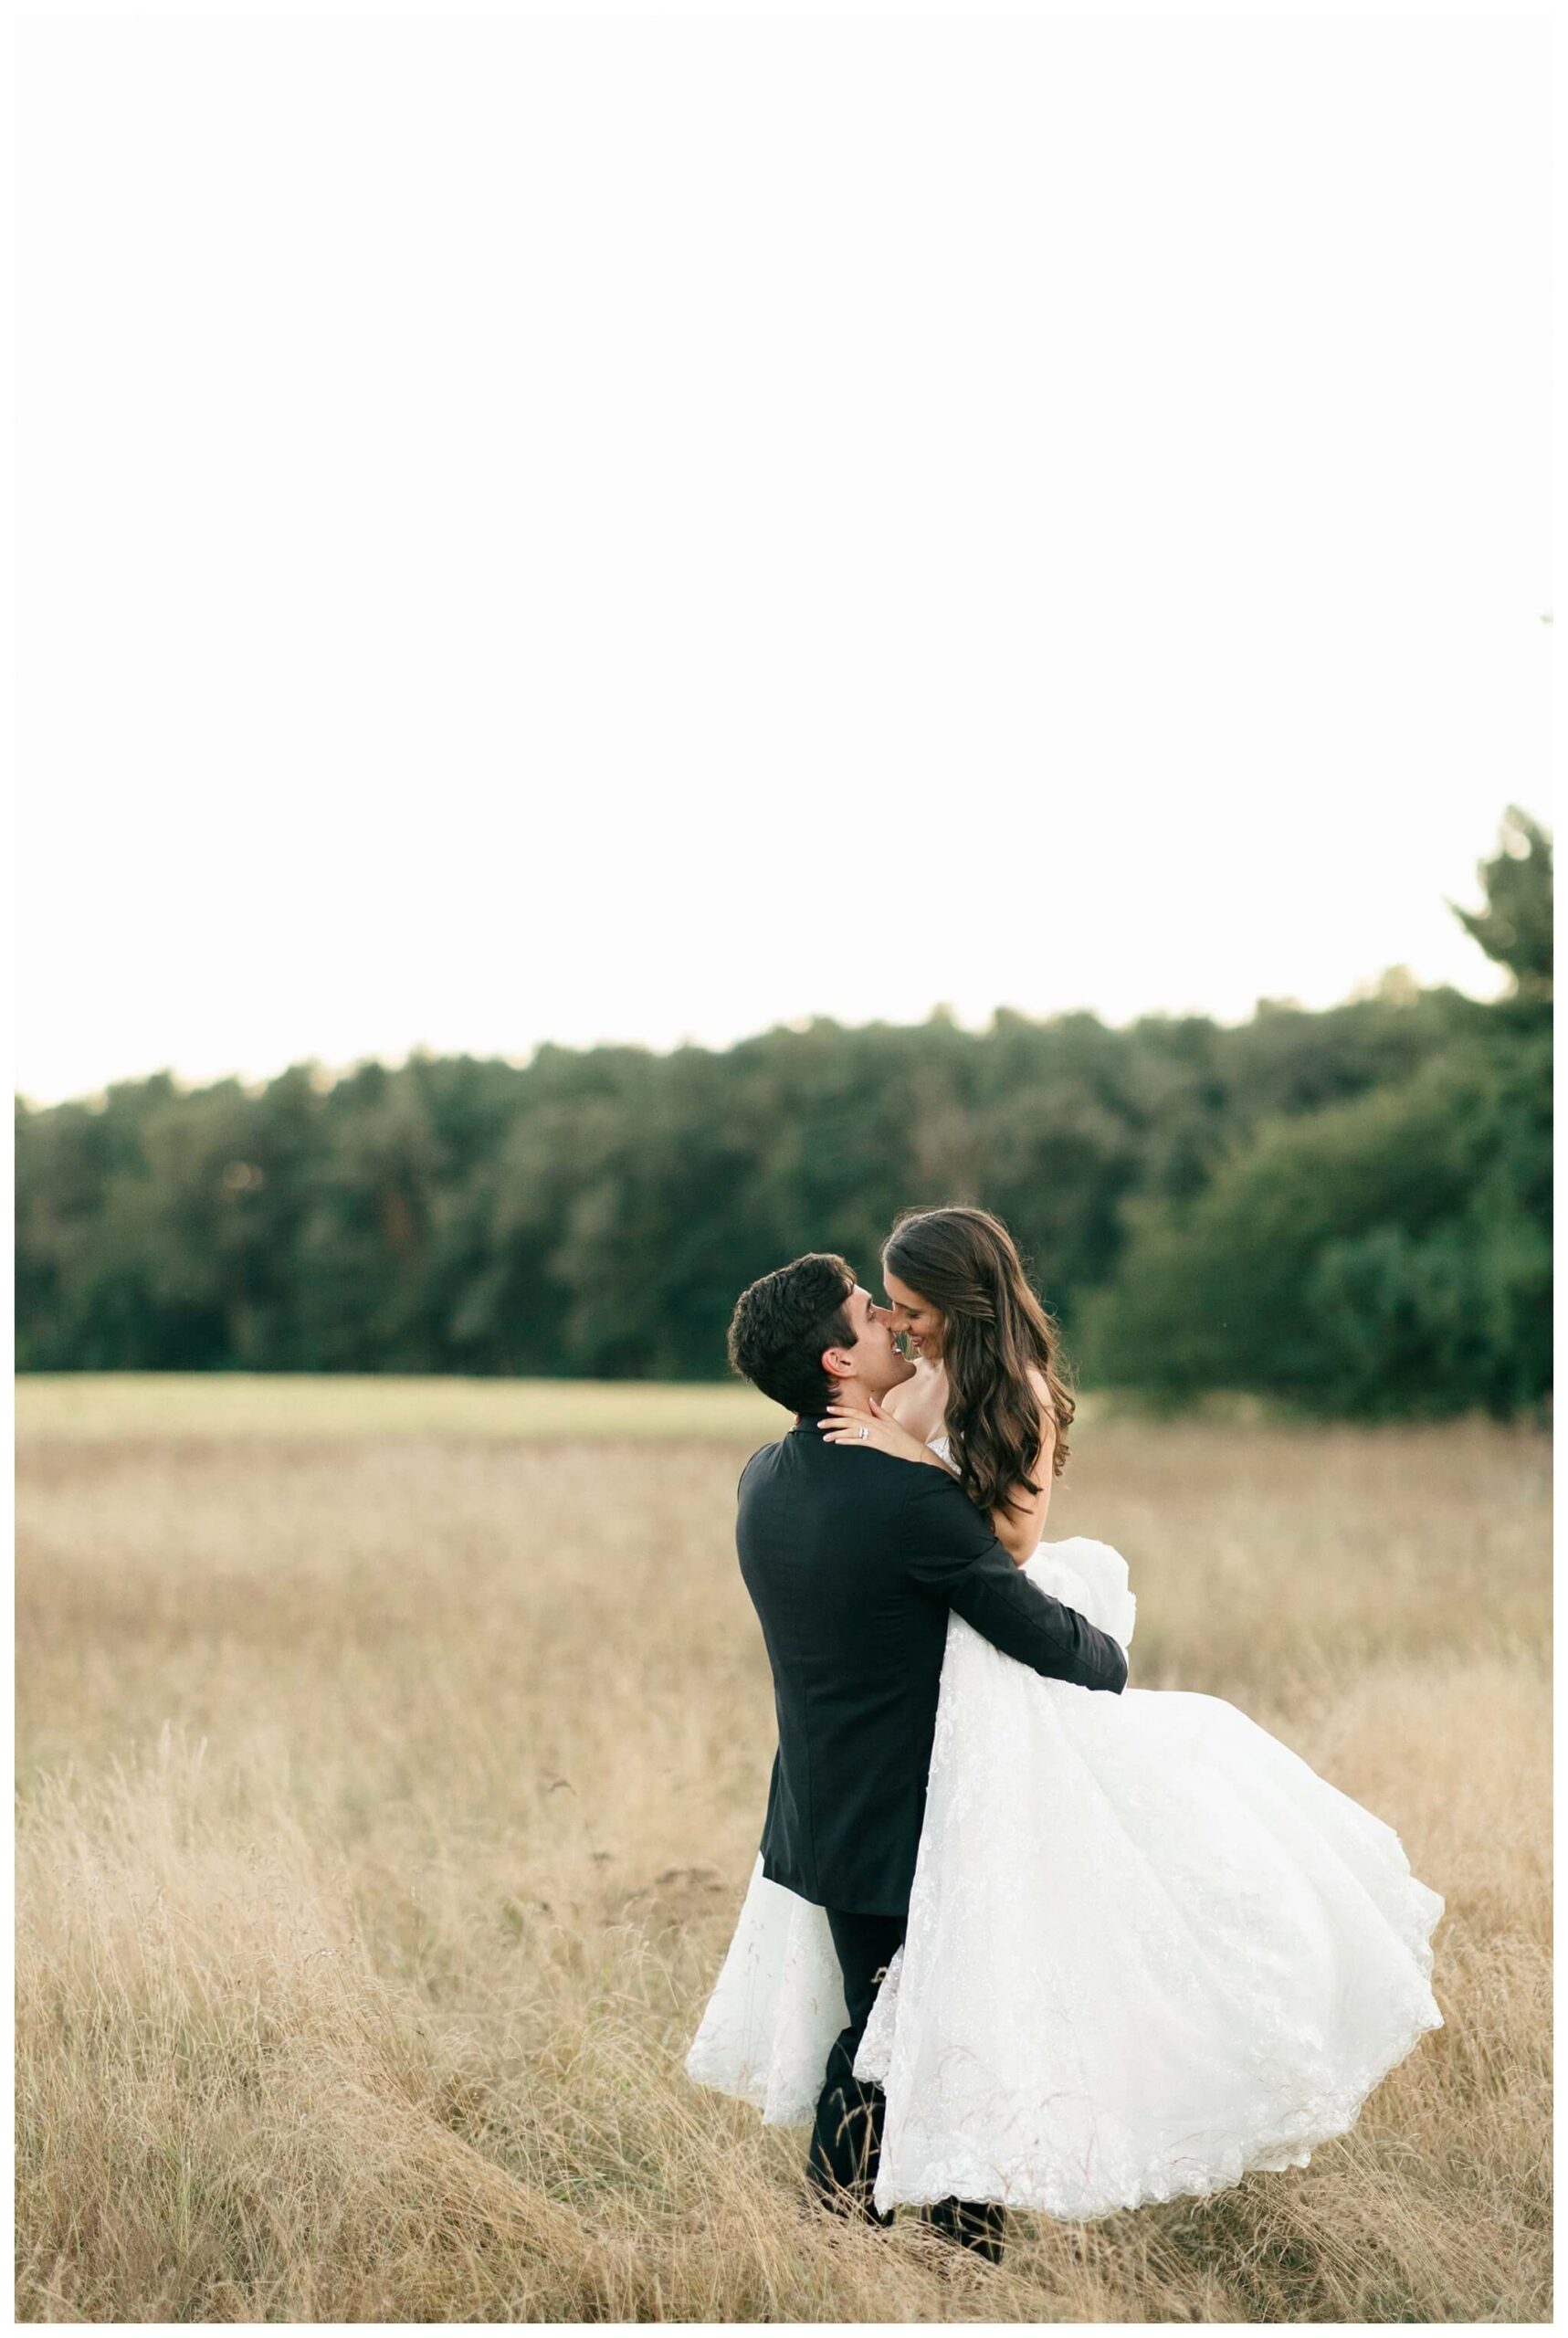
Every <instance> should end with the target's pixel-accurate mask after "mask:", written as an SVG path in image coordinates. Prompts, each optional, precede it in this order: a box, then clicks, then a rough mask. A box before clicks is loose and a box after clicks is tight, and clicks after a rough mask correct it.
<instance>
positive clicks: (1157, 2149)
mask: <svg viewBox="0 0 1568 2338" xmlns="http://www.w3.org/2000/svg"><path fill="white" fill-rule="evenodd" d="M882 1265H883V1277H884V1282H885V1286H886V1290H887V1294H888V1298H889V1302H890V1307H891V1311H892V1317H893V1322H894V1325H895V1328H896V1329H898V1330H899V1331H900V1332H903V1333H904V1334H905V1335H906V1336H907V1340H908V1343H909V1346H910V1350H911V1352H912V1353H913V1356H914V1358H915V1362H916V1369H915V1372H914V1374H913V1376H912V1377H911V1378H910V1380H908V1381H907V1382H905V1383H903V1384H902V1385H900V1386H899V1387H897V1388H896V1389H894V1390H892V1391H890V1392H889V1396H888V1398H887V1401H886V1402H885V1404H879V1402H878V1400H877V1399H876V1398H875V1397H874V1396H873V1397H868V1398H867V1399H866V1401H865V1403H864V1404H863V1405H856V1404H855V1403H853V1402H839V1403H836V1404H834V1405H833V1406H830V1407H829V1408H828V1412H827V1415H826V1424H825V1426H826V1437H827V1438H828V1440H829V1441H832V1442H846V1443H851V1444H858V1445H865V1446H868V1447H872V1448H876V1449H878V1450H879V1451H881V1452H883V1453H885V1454H891V1455H893V1456H894V1457H896V1458H897V1459H901V1460H904V1461H906V1462H907V1463H908V1464H909V1465H910V1467H911V1468H928V1469H946V1470H947V1471H949V1472H950V1474H951V1475H952V1476H953V1477H954V1478H956V1480H958V1483H959V1485H960V1486H961V1487H962V1489H963V1491H964V1492H965V1493H966V1494H967V1495H968V1496H969V1498H970V1500H971V1501H973V1502H974V1503H975V1504H976V1505H977V1507H978V1508H979V1509H980V1510H981V1511H984V1512H988V1513H989V1514H990V1518H991V1522H992V1525H993V1528H994V1532H995V1533H996V1536H997V1538H998V1540H999V1541H1001V1542H1002V1543H1004V1545H1005V1548H1006V1550H1007V1551H1008V1553H1010V1555H1011V1556H1012V1558H1013V1560H1014V1561H1015V1563H1016V1564H1017V1565H1018V1566H1020V1567H1022V1568H1023V1569H1024V1571H1025V1572H1026V1574H1027V1575H1028V1577H1029V1579H1030V1580H1031V1581H1033V1582H1034V1583H1036V1584H1037V1585H1039V1587H1040V1588H1041V1589H1042V1590H1043V1591H1046V1592H1048V1593H1049V1594H1051V1595H1052V1596H1054V1597H1055V1598H1056V1599H1058V1600H1060V1601H1061V1602H1063V1603H1064V1604H1066V1605H1068V1606H1074V1607H1076V1608H1078V1609H1079V1612H1080V1613H1081V1614H1083V1615H1084V1616H1085V1617H1088V1618H1089V1621H1090V1622H1091V1623H1093V1624H1095V1625H1097V1626H1098V1627H1100V1629H1102V1630H1104V1631H1108V1632H1110V1634H1111V1635H1113V1636H1114V1638H1117V1639H1118V1640H1119V1641H1121V1644H1122V1646H1123V1647H1125V1646H1126V1645H1127V1644H1128V1643H1129V1642H1130V1641H1131V1638H1132V1627H1133V1617H1134V1611H1135V1606H1136V1603H1135V1600H1134V1598H1133V1595H1132V1593H1131V1590H1130V1588H1129V1586H1128V1579H1127V1564H1126V1561H1125V1560H1124V1559H1123V1558H1122V1557H1121V1555H1120V1554H1119V1553H1117V1552H1115V1551H1113V1550H1112V1549H1110V1546H1109V1545H1108V1544H1106V1543H1099V1542H1094V1541H1090V1540H1088V1539H1086V1538H1084V1537H1082V1536H1074V1537H1072V1538H1071V1539H1069V1540H1068V1541H1064V1542H1060V1543H1043V1542H1042V1541H1041V1540H1040V1537H1041V1533H1042V1532H1043V1530H1044V1527H1045V1524H1046V1521H1047V1514H1048V1511H1049V1505H1050V1494H1051V1487H1052V1484H1053V1481H1054V1480H1055V1478H1057V1477H1058V1476H1059V1475H1060V1474H1061V1471H1062V1469H1063V1466H1064V1463H1065V1461H1066V1459H1067V1452H1068V1428H1069V1427H1070V1424H1071V1420H1072V1414H1073V1405H1072V1398H1071V1395H1070V1394H1069V1393H1068V1388H1067V1386H1066V1385H1065V1383H1064V1381H1063V1379H1062V1378H1061V1376H1060V1374H1058V1369H1057V1364H1056V1361H1055V1358H1054V1354H1053V1340H1052V1330H1051V1325H1050V1322H1049V1320H1048V1318H1047V1316H1046V1314H1045V1311H1044V1310H1043V1309H1042V1307H1041V1305H1040V1303H1039V1301H1038V1300H1037V1298H1036V1296H1035V1294H1034V1292H1033V1291H1032V1290H1031V1289H1030V1288H1029V1285H1028V1283H1027V1281H1026V1279H1025V1275H1024V1271H1023V1268H1022V1265H1021V1263H1020V1261H1019V1259H1018V1255H1017V1252H1016V1249H1015V1248H1014V1245H1013V1242H1012V1240H1011V1237H1009V1236H1008V1234H1007V1232H1006V1229H1005V1227H1003V1226H1002V1225H1001V1224H1000V1223H999V1222H998V1221H997V1220H996V1219H995V1218H994V1217H992V1216H989V1215H988V1213H987V1212H985V1211H984V1210H979V1209H969V1208H949V1209H937V1210H926V1211H921V1212H911V1213H909V1214H907V1215H906V1216H903V1217H902V1218H901V1219H900V1221H899V1223H898V1224H897V1225H896V1227H894V1230H893V1232H892V1235H891V1236H890V1237H889V1241H888V1243H887V1245H886V1247H885V1248H884V1250H883V1254H882ZM999 1782H1000V1784H1001V1786H1002V1788H1003V1790H1002V1791H998V1784H999ZM1443 1904H1444V1903H1443V1901H1442V1899H1441V1898H1440V1897H1439V1896H1438V1894H1437V1893H1436V1892H1435V1891H1432V1890H1428V1889H1427V1887H1426V1885H1425V1884H1423V1883H1421V1882H1419V1881H1418V1880H1416V1879H1415V1877H1414V1876H1413V1875H1412V1874H1411V1872H1410V1869H1409V1864H1408V1862H1407V1860H1406V1859H1405V1852H1404V1849H1403V1848H1402V1846H1401V1844H1400V1841H1399V1838H1398V1836H1397V1835H1396V1834H1395V1833H1394V1830H1393V1829H1392V1828H1391V1827H1388V1826H1386V1825H1384V1822H1383V1820H1382V1819H1380V1818H1377V1817H1373V1814H1372V1813H1371V1812H1370V1811H1368V1810H1365V1809H1363V1807H1362V1806H1361V1805H1360V1804H1359V1803H1356V1802H1354V1801H1352V1799H1351V1798H1350V1796H1347V1795H1344V1794H1342V1793H1341V1792H1340V1791H1339V1790H1338V1788H1337V1787H1335V1786H1333V1785H1330V1784H1329V1783H1328V1782H1327V1780H1326V1779H1323V1778H1321V1777H1320V1776H1319V1775H1318V1774H1317V1773H1316V1772H1315V1771H1314V1770H1313V1769H1312V1768H1311V1767H1310V1765H1309V1764H1307V1763H1306V1762H1304V1761H1302V1760H1301V1759H1300V1756H1299V1755H1297V1754H1295V1753H1291V1752H1290V1750H1289V1748H1288V1747H1287V1746H1285V1745H1283V1744H1281V1743H1280V1742H1279V1740H1278V1739H1277V1738H1275V1737H1272V1736H1270V1735H1269V1734H1268V1732H1267V1731H1266V1730H1263V1729H1261V1728H1259V1727H1258V1725H1257V1724H1256V1723H1255V1722H1252V1721H1250V1720H1249V1719H1248V1718H1247V1715H1246V1714H1245V1713H1243V1712H1242V1711H1239V1710H1238V1709H1237V1707H1236V1706H1234V1705H1231V1704H1227V1703H1226V1701H1224V1700H1223V1699H1221V1698H1218V1697H1211V1696H1205V1695H1201V1694H1198V1693H1196V1692H1194V1691H1189V1690H1176V1689H1162V1690H1151V1689H1135V1688H1132V1687H1131V1686H1129V1687H1128V1688H1127V1689H1125V1690H1123V1691H1122V1693H1121V1695H1120V1696H1114V1697H1112V1696H1093V1695H1088V1694H1086V1693H1084V1691H1083V1690H1081V1689H1079V1688H1077V1687H1075V1686H1074V1685H1072V1684H1071V1683H1070V1682H1068V1681H1063V1680H1049V1679H1046V1678H1044V1677H1043V1676H1042V1675H1041V1674H1039V1673H1037V1672H1035V1671H1033V1670H1031V1669H1029V1668H1028V1667H1027V1666H1026V1665H1024V1664H1020V1663H1017V1662H1016V1661H1015V1660H1014V1659H1012V1658H1010V1657H1007V1656H1005V1655H1004V1654H1002V1653H1001V1651H1000V1650H999V1649H997V1648H994V1647H993V1646H992V1645H991V1644H990V1642H989V1641H987V1640H986V1639H984V1638H982V1637H981V1635H980V1634H979V1633H978V1632H976V1631H975V1630H973V1628H972V1627H971V1626H970V1625H969V1624H967V1623H966V1622H965V1621H964V1620H963V1617H961V1616H959V1615H957V1614H953V1615H952V1616H951V1617H950V1619H949V1623H948V1627H947V1643H946V1653H945V1656H944V1659H943V1662H942V1681H941V1691H940V1701H939V1704H938V1709H937V1720H936V1734H935V1742H934V1745H933V1750H932V1754H931V1774H930V1782H929V1787H928V1793H927V1800H926V1806H925V1815H924V1819H923V1822H922V1827H921V1838H920V1853H919V1859H918V1863H917V1866H916V1869H915V1876H914V1881H913V1885H912V1887H911V1890H910V1906H909V1922H908V1930H907V1933H906V1934H905V1937H904V1943H903V1945H902V1947H901V1948H900V1950H899V1951H898V1953H897V1954H896V1955H895V1956H894V1957H893V1959H892V1961H891V1963H890V1964H889V1967H888V1970H887V1974H886V1977H885V1978H884V1979H883V1981H882V1983H881V1985H880V1988H879V1993H878V1996H877V1998H876V2002H875V2004H874V2006H873V2007H872V2010H871V2014H870V2017H869V2020H868V2023H867V2026H866V2029H865V2034H864V2037H863V2038H862V2041H861V2044H860V2048H859V2051H858V2055H857V2058H856V2061H855V2066H854V2067H855V2075H856V2076H857V2078H858V2079H861V2080H867V2081H873V2082H876V2083H878V2084H879V2085H880V2086H881V2087H882V2088H883V2089H884V2091H885V2094H886V2108H885V2112H884V2115H883V2125H882V2133H881V2154H880V2160H879V2166H878V2171H877V2177H876V2188H875V2194H874V2200H875V2206H876V2208H877V2209H878V2211H879V2212H880V2213H882V2214H884V2215H885V2214H887V2213H888V2212H890V2211H891V2209H892V2208H893V2207H894V2206H895V2205H896V2204H898V2203H900V2202H918V2203H921V2204H925V2205H927V2206H929V2204H931V2203H935V2202H940V2201H943V2200H947V2199H951V2198H953V2197H957V2198H959V2199H962V2200H967V2201H973V2202H997V2203H1002V2204H1005V2205H1007V2206H1015V2207H1020V2208H1033V2209H1037V2210H1041V2211H1043V2212H1044V2213H1045V2214H1047V2216H1051V2217H1062V2218H1072V2219H1083V2218H1090V2217H1103V2216H1108V2215H1110V2214H1111V2213H1112V2212H1114V2211H1115V2210H1117V2209H1121V2208H1130V2207H1136V2206H1139V2205H1140V2204H1142V2203H1143V2202H1147V2201H1153V2200H1167V2199H1170V2198H1173V2197H1174V2196H1177V2195H1179V2194H1205V2193H1212V2192H1216V2191H1219V2190H1220V2189H1222V2188H1223V2187H1225V2186H1226V2185H1233V2184H1235V2183H1237V2181H1238V2180H1239V2179H1240V2177H1241V2176H1242V2175H1245V2174H1246V2173H1247V2171H1248V2170H1249V2169H1253V2168H1268V2169H1283V2168H1286V2167H1290V2166H1303V2165H1305V2164H1306V2162H1307V2160H1308V2158H1309V2156H1310V2154H1311V2152H1312V2151H1313V2150H1314V2149H1315V2148H1316V2146H1317V2145H1319V2144H1320V2143H1324V2142H1326V2141H1327V2140H1328V2139H1329V2138H1330V2137H1331V2136H1335V2135H1341V2134H1343V2133H1345V2132H1346V2130H1347V2129H1348V2128H1349V2127H1351V2126H1352V2123H1353V2122H1354V2121H1355V2118H1356V2116H1357V2114H1358V2112H1359V2111H1360V2109H1361V2106H1362V2104H1363V2102H1364V2101H1365V2100H1366V2097H1367V2095H1368V2094H1369V2093H1370V2092H1371V2091H1372V2089H1373V2087H1374V2086H1375V2085H1376V2084H1377V2083H1378V2081H1379V2080H1381V2079H1382V2078H1384V2076H1385V2075H1386V2073H1387V2072H1388V2071H1389V2070H1390V2069H1393V2068H1394V2065H1395V2063H1397V2062H1399V2061H1401V2060H1402V2059H1404V2058H1405V2055H1406V2054H1408V2053H1409V2052H1410V2050H1411V2049H1412V2048H1413V2047H1414V2046H1415V2044H1416V2043H1417V2041H1418V2040H1419V2039H1420V2038H1421V2037H1422V2036H1423V2034H1424V2033H1425V2032H1426V2031H1427V2030H1429V2029H1435V2028H1438V2027H1441V2026H1442V2016H1441V2014H1440V2013H1439V2011H1438V2008H1437V2006H1436V2000H1435V1998H1434V1997H1433V1995H1432V1991H1431V1986H1430V1980H1431V1972H1432V1949H1431V1935H1432V1933H1433V1931H1434V1928H1435V1926H1436V1922H1437V1920H1438V1918H1439V1917H1440V1916H1441V1914H1442V1912H1443ZM844 2020H845V2010H844V1996H843V1987H842V1981H841V1976H840V1974H839V1970H838V1965H837V1959H836V1956H835V1953H834V1948H833V1943H832V1939H831V1936H830V1934H829V1932H828V1928H827V1923H826V1916H825V1914H824V1911H822V1910H821V1909H820V1908H817V1907H816V1906H814V1905H813V1904H812V1903H811V1902H809V1901H805V1900H802V1899H800V1898H798V1897H797V1896H796V1895H795V1893H793V1892H791V1891H788V1890H784V1888H783V1887H782V1886H781V1885H779V1884H776V1883H773V1882H771V1881H769V1880H767V1878H765V1877H764V1876H763V1872H762V1862H761V1859H759V1860H758V1862H757V1866H756V1869H755V1870H754V1871H753V1874H752V1880H751V1884H750V1887H749V1889H748V1891H747V1894H746V1898H745V1901H744V1904H743V1906H742V1911H741V1916H740V1921H739V1923H738V1925H737V1928H736V1932H735V1935H734V1938H733V1940H732V1942H731V1947H730V1950H729V1954H728V1955H727V1956H726V1958H725V1962H724V1965H723V1969H722V1970H721V1974H720V1975H719V1979H718V1982H717V1985H715V1988H714V1991H713V1994H712V1996H711V1998H710V2002H709V2005H708V2008H707V2011H706V2013H705V2014H704V2016H703V2018H702V2022H701V2025H700V2028H699V2030H698V2033H697V2037H696V2039H695V2041H694V2043H693V2045H692V2048H691V2051H690V2054H689V2057H688V2061H687V2068H688V2070H689V2073H690V2075H691V2076H692V2077H693V2078H694V2079H697V2080H700V2081H701V2082H702V2083H703V2084H706V2085H709V2086H712V2087H717V2088H719V2089H721V2090H722V2091H726V2092H729V2093H733V2094H738V2095H740V2096H742V2097H743V2098H744V2099H745V2100H747V2101H751V2102H752V2103H754V2104H755V2105H756V2106H757V2108H759V2109H760V2110H761V2111H762V2112H763V2118H764V2120H766V2121H769V2122H774V2123H781V2124H801V2123H805V2122H807V2121H809V2120H810V2119H811V2116H812V2110H813V2105H814V2103H815V2101H816V2096H817V2092H818V2090H819V2088H820V2087H821V2085H822V2080H823V2070H824V2067H825V2064H826V2059H827V2055H828V2051H829V2049H830V2048H831V2045H832V2042H833V2039H834V2037H835V2035H836V2034H837V2032H838V2031H839V2030H840V2029H841V2027H842V2026H843V2023H844Z"/></svg>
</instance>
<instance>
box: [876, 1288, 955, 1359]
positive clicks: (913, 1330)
mask: <svg viewBox="0 0 1568 2338" xmlns="http://www.w3.org/2000/svg"><path fill="white" fill-rule="evenodd" d="M882 1281H883V1284H884V1286H885V1287H886V1290H887V1293H888V1309H889V1313H890V1315H891V1316H892V1319H893V1329H894V1331H895V1332H903V1333H904V1334H905V1335H906V1337H907V1339H908V1342H909V1351H910V1354H911V1355H913V1356H920V1357H922V1358H923V1359H924V1361H925V1362H926V1363H927V1364H939V1363H940V1362H941V1361H942V1316H941V1314H940V1313H939V1311H937V1309H936V1308H934V1307H933V1306H932V1305H931V1301H930V1300H929V1299H922V1298H921V1295H920V1292H919V1291H918V1290H910V1287H909V1284H908V1283H907V1282H900V1280H899V1278H898V1276H897V1275H894V1274H889V1272H888V1270H887V1269H886V1268H885V1267H884V1269H882Z"/></svg>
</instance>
